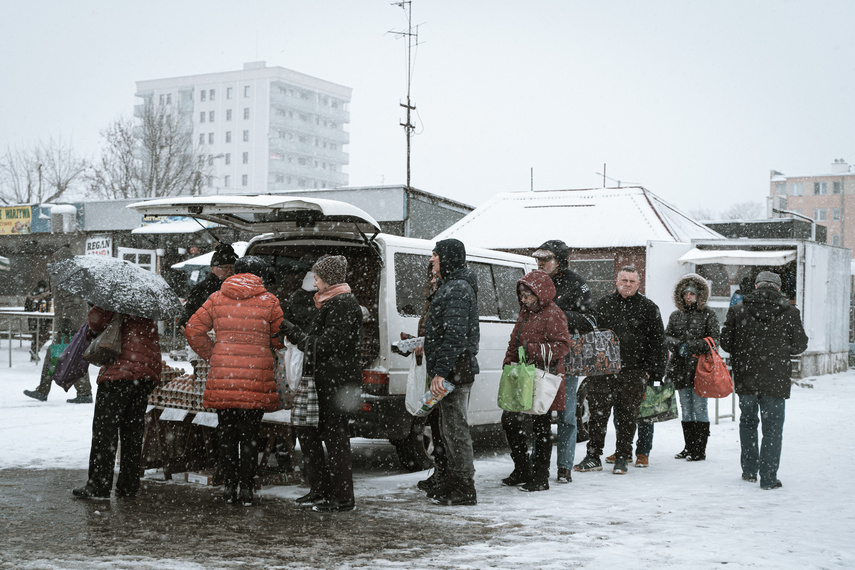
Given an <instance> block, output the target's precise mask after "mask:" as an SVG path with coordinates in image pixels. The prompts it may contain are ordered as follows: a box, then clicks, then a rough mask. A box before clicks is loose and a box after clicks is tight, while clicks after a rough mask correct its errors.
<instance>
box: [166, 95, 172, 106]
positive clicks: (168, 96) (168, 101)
mask: <svg viewBox="0 0 855 570" xmlns="http://www.w3.org/2000/svg"><path fill="white" fill-rule="evenodd" d="M166 104H167V105H172V93H167V94H166Z"/></svg>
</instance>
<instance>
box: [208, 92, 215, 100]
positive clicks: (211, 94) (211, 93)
mask: <svg viewBox="0 0 855 570" xmlns="http://www.w3.org/2000/svg"><path fill="white" fill-rule="evenodd" d="M208 98H209V99H210V100H211V101H213V100H214V90H213V89H211V90H210V91H209V92H208Z"/></svg>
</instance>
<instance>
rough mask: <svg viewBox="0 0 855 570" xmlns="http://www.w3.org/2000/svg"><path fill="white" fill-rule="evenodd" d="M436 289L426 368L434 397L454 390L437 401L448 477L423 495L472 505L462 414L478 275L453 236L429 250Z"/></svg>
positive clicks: (471, 465)
mask: <svg viewBox="0 0 855 570" xmlns="http://www.w3.org/2000/svg"><path fill="white" fill-rule="evenodd" d="M431 264H432V265H433V270H434V273H436V274H437V275H439V279H438V280H437V284H438V286H437V290H436V293H435V294H434V296H433V299H432V300H431V303H430V308H429V309H428V314H427V320H426V323H425V347H424V351H425V367H426V368H427V373H428V377H429V378H431V384H430V391H431V392H432V393H433V394H434V395H435V396H442V395H443V394H445V393H446V389H445V388H443V383H444V382H449V383H451V384H452V385H453V390H452V391H451V392H450V393H448V395H446V396H445V397H444V398H442V399H441V400H440V401H439V403H438V404H437V411H438V413H439V425H440V433H441V439H442V441H443V442H444V444H445V456H446V463H447V465H446V467H447V474H446V475H447V476H446V479H445V481H444V482H443V483H442V484H440V485H438V486H437V487H435V488H434V489H431V490H430V491H428V493H427V495H428V497H429V498H431V499H433V500H434V501H435V502H437V503H440V504H443V505H474V504H476V502H477V499H476V495H475V481H474V476H475V461H474V456H473V453H472V437H471V435H470V434H469V422H468V419H467V416H466V411H467V407H468V405H469V392H470V389H471V388H472V383H473V382H474V381H475V375H476V374H478V372H479V368H478V360H477V359H476V355H477V354H478V344H479V342H480V339H481V329H480V324H479V322H478V300H477V297H476V294H477V291H478V280H477V278H476V276H475V273H473V272H472V271H471V270H470V269H469V268H468V267H467V266H466V248H465V247H464V245H463V243H462V242H460V241H458V240H456V239H446V240H441V241H439V242H437V244H436V246H435V247H434V250H433V255H431Z"/></svg>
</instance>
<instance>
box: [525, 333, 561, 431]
mask: <svg viewBox="0 0 855 570" xmlns="http://www.w3.org/2000/svg"><path fill="white" fill-rule="evenodd" d="M541 352H542V356H543V362H544V365H545V368H546V369H547V370H541V369H540V368H536V369H535V371H534V394H533V395H532V398H531V408H530V409H528V410H522V413H524V414H533V415H536V416H540V415H543V414H546V413H548V412H549V408H550V407H552V402H553V401H554V400H555V396H556V395H557V394H558V391H559V390H560V389H561V383H562V382H564V376H561V375H558V374H551V373H550V372H548V368H549V363H550V362H551V361H552V351H551V350H547V349H546V346H545V345H541Z"/></svg>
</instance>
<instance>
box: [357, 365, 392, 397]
mask: <svg viewBox="0 0 855 570" xmlns="http://www.w3.org/2000/svg"><path fill="white" fill-rule="evenodd" d="M362 392H363V393H364V394H372V395H374V396H388V395H389V373H388V372H381V371H379V370H363V371H362Z"/></svg>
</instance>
